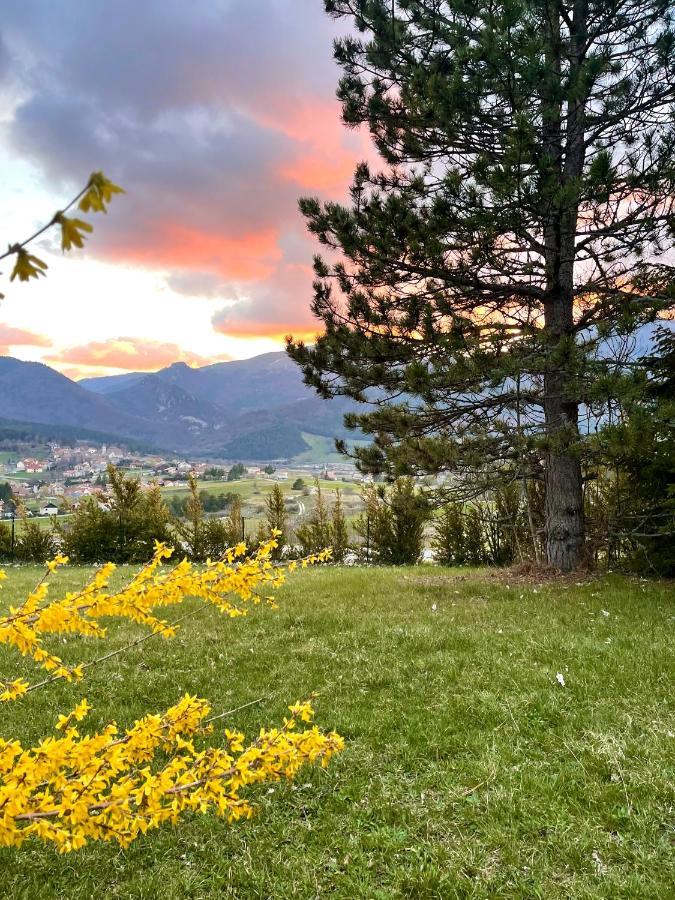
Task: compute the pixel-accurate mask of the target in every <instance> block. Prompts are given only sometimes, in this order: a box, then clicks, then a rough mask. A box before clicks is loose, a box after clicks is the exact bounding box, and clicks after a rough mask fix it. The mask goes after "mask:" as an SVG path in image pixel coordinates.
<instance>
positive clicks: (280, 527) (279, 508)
mask: <svg viewBox="0 0 675 900" xmlns="http://www.w3.org/2000/svg"><path fill="white" fill-rule="evenodd" d="M265 523H266V532H267V539H268V540H269V537H270V535H271V534H272V532H273V531H278V532H279V534H278V535H277V543H278V546H277V547H276V549H275V550H274V553H273V556H274V558H275V559H280V558H281V556H282V554H283V551H284V547H285V545H286V543H287V541H288V534H287V531H288V523H287V516H286V502H285V500H284V494H283V491H282V490H281V488H280V487H279V485H278V484H275V485H274V487H273V488H272V490H271V491H270V493H269V495H268V496H267V500H266V501H265Z"/></svg>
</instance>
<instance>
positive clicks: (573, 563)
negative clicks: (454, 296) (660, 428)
mask: <svg viewBox="0 0 675 900" xmlns="http://www.w3.org/2000/svg"><path fill="white" fill-rule="evenodd" d="M548 12H549V18H548V21H547V27H548V38H549V56H548V63H549V66H550V68H551V72H552V73H554V75H555V77H556V78H557V79H558V80H559V81H562V70H561V59H562V43H561V33H560V17H559V10H558V7H557V4H556V3H555V2H554V0H551V2H549V3H548ZM587 15H588V10H587V0H575V3H574V13H573V23H572V25H571V28H570V45H571V48H570V49H571V53H570V57H569V59H570V73H569V81H570V84H571V85H572V86H573V87H574V91H570V94H569V95H568V105H567V110H566V113H565V128H564V129H563V128H562V124H563V109H562V106H561V104H560V94H559V93H557V92H554V93H553V94H552V95H549V94H548V93H547V91H546V90H545V91H544V97H543V100H544V104H543V122H544V129H543V136H544V144H545V147H546V149H547V154H548V159H549V171H548V173H547V175H548V179H547V180H548V191H547V196H550V197H556V196H561V195H562V198H563V199H562V202H561V203H560V205H558V204H557V203H556V202H553V203H552V204H551V207H550V209H549V211H548V214H547V216H546V218H545V225H544V244H545V248H546V274H547V282H548V283H547V291H546V299H545V301H544V332H545V342H546V350H547V361H546V367H545V372H544V415H545V420H546V434H547V439H548V448H547V454H546V471H545V484H546V502H545V519H546V560H547V562H548V564H549V565H551V566H555V567H556V568H557V569H561V570H562V571H563V572H570V571H572V570H573V569H576V568H577V567H578V566H579V565H580V564H581V562H582V560H583V555H584V541H585V528H584V507H583V481H582V476H581V463H580V461H579V458H578V457H577V456H576V454H575V452H574V444H575V443H576V442H577V441H578V437H579V402H578V400H577V399H576V398H577V396H578V386H576V380H577V360H576V352H577V348H576V340H575V328H574V262H575V256H576V246H575V244H576V230H577V217H578V195H577V192H576V190H574V189H573V186H574V185H575V184H577V183H578V180H579V179H580V176H581V174H582V172H583V169H584V157H585V145H584V120H585V102H586V100H587V98H586V96H585V95H584V91H583V89H582V84H581V71H582V60H583V58H584V54H585V45H586V19H587Z"/></svg>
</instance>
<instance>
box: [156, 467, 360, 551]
mask: <svg viewBox="0 0 675 900" xmlns="http://www.w3.org/2000/svg"><path fill="white" fill-rule="evenodd" d="M296 478H302V479H303V481H304V483H305V486H306V488H307V489H308V491H309V493H303V491H294V490H293V487H292V486H293V482H294V481H295V480H296ZM275 484H278V485H279V487H280V488H281V490H282V491H283V493H284V495H285V496H286V498H287V499H289V500H294V501H295V503H294V504H292V506H291V507H290V511H289V516H288V525H289V527H290V528H291V530H293V529H294V527H295V526H296V525H298V524H299V523H301V522H302V521H303V520H305V519H306V518H307V516H308V515H310V514H311V512H312V510H313V508H314V505H315V498H314V494H313V490H314V485H315V482H314V479H313V478H312V477H311V476H309V475H308V474H307V473H305V472H297V471H295V472H293V471H291V472H290V473H289V477H288V479H287V480H286V481H274V480H272V479H271V478H242V479H237V480H236V481H200V482H199V491H200V492H201V491H206V493H209V494H228V493H230V492H233V493H235V494H239V496H240V498H241V500H242V510H243V514H244V518H245V520H246V533H247V534H248V535H251V534H255V532H256V529H257V527H258V524H259V523H260V522H261V521H262V520H263V519H264V518H265V503H266V500H267V497H268V496H269V494H270V492H271V490H272V488H273V487H274V485H275ZM319 484H320V486H321V491H322V493H323V495H324V497H325V499H326V502H327V503H328V504H329V506H330V505H331V504H332V503H333V501H334V499H335V490H336V488H339V490H340V492H341V493H342V502H343V508H344V512H345V515H346V517H347V520H348V521H349V522H350V523H351V522H353V521H354V519H356V517H357V515H358V514H359V513H360V512H361V511H362V508H363V503H362V501H361V494H360V485H358V484H355V483H353V482H343V481H329V480H326V479H319ZM162 495H163V497H164V499H165V500H166V501H167V502H170V501H171V499H172V497H179V498H183V497H187V496H188V491H187V489H186V488H170V487H167V488H162ZM298 503H299V504H300V505H299V506H297V504H298ZM299 510H303V512H302V513H300V512H299ZM226 514H227V511H226V510H225V511H224V512H223V513H222V515H226Z"/></svg>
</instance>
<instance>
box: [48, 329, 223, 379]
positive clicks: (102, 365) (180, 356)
mask: <svg viewBox="0 0 675 900" xmlns="http://www.w3.org/2000/svg"><path fill="white" fill-rule="evenodd" d="M45 358H46V359H47V360H48V362H50V363H56V364H59V367H61V366H62V365H63V364H66V365H68V366H76V367H77V369H71V370H70V371H78V370H79V369H81V368H83V367H84V368H86V369H87V370H91V369H123V370H134V371H139V372H155V371H157V370H158V369H162V368H164V367H165V366H169V365H171V364H172V363H174V362H185V363H187V364H188V365H190V366H205V365H208V364H209V363H212V362H216V361H222V360H223V359H224V358H227V357H222V356H220V357H218V360H216V359H213V358H207V357H203V356H201V355H200V354H198V353H192V352H190V351H186V350H183V349H182V348H180V347H179V346H178V345H177V344H172V343H169V342H167V343H162V342H160V341H153V340H149V339H148V340H144V339H140V338H134V337H118V338H113V339H112V340H109V341H90V342H89V343H88V344H82V345H80V346H77V347H68V348H66V349H64V350H61V351H59V352H58V353H53V354H51V355H49V356H47V357H45Z"/></svg>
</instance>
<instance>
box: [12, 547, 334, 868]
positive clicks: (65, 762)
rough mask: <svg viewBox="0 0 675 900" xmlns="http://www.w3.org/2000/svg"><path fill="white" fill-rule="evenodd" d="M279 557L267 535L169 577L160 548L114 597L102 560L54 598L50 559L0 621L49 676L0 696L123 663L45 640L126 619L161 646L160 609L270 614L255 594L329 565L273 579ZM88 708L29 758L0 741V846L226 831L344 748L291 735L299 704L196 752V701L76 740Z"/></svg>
mask: <svg viewBox="0 0 675 900" xmlns="http://www.w3.org/2000/svg"><path fill="white" fill-rule="evenodd" d="M275 548H276V535H273V537H272V539H271V540H270V541H268V542H267V543H266V544H264V545H262V546H261V547H260V548H259V549H258V551H257V552H256V553H255V554H254V555H252V556H246V547H245V546H244V545H243V544H240V545H238V546H236V547H234V548H233V549H231V550H228V551H227V553H226V554H225V556H224V557H223V558H222V559H221V560H217V561H208V562H207V563H206V565H204V566H202V567H200V568H195V567H194V566H193V565H192V564H191V563H190V562H188V561H187V560H182V561H181V562H179V563H178V564H177V565H175V566H173V567H167V566H163V565H162V563H163V562H164V561H165V560H167V559H168V558H169V557H170V555H171V553H172V551H171V549H170V548H168V547H167V546H166V545H165V544H161V543H158V544H157V545H156V548H155V553H154V556H153V559H152V561H151V562H150V563H149V564H148V565H146V566H145V567H144V568H143V569H141V571H140V572H138V573H137V574H136V575H135V576H134V577H133V578H132V579H131V581H130V582H129V583H128V584H127V585H125V586H124V587H122V588H121V589H119V590H117V591H111V590H110V589H109V584H110V579H111V577H112V574H113V572H114V570H115V566H114V565H113V564H112V563H108V564H106V565H104V566H103V567H102V568H100V569H99V570H98V571H97V572H96V573H95V575H94V576H93V577H92V578H91V579H90V581H89V582H88V584H87V585H85V587H83V588H82V589H80V590H78V591H75V592H70V593H68V594H66V596H65V597H63V598H62V599H52V598H51V597H50V596H49V577H50V576H51V575H52V574H53V573H54V572H56V570H57V569H58V568H59V567H60V566H62V565H65V564H66V563H67V561H68V560H67V558H66V557H63V556H58V557H57V558H56V559H54V560H52V561H51V562H49V563H48V564H47V572H46V574H45V577H44V578H43V579H42V581H41V582H40V584H39V585H38V586H37V588H36V589H35V590H34V591H33V592H32V593H31V594H30V595H29V596H28V597H27V598H26V600H25V601H24V602H23V603H22V604H21V605H20V606H18V607H11V608H10V610H9V614H8V615H6V616H4V617H2V618H0V643H4V644H7V645H10V646H12V647H14V648H16V649H17V650H18V651H19V652H20V653H22V654H23V655H24V656H29V657H31V658H32V659H33V660H35V662H36V663H38V665H39V666H41V667H42V668H43V669H44V670H46V672H47V673H48V675H47V678H44V679H43V680H41V681H37V682H35V683H33V684H29V683H28V682H26V681H25V680H24V679H21V678H17V679H12V680H4V681H2V685H1V686H2V694H1V695H0V699H2V700H4V701H9V700H14V699H17V698H20V697H22V696H23V695H25V694H26V693H28V692H30V691H32V690H34V689H36V688H38V687H41V686H44V685H45V684H48V683H49V682H52V681H54V680H56V679H66V680H69V681H70V680H77V679H80V678H82V677H83V675H84V671H85V669H86V668H88V666H90V665H93V664H94V663H96V662H102V661H103V660H104V659H106V658H109V657H110V656H111V655H115V654H116V653H118V652H121V651H114V652H113V653H109V654H107V655H105V656H102V657H99V658H98V659H97V660H93V661H92V662H90V663H87V664H82V663H80V664H76V665H67V664H66V663H64V662H63V661H62V660H61V658H60V657H58V656H55V655H53V654H52V653H50V652H49V651H48V650H47V649H45V647H44V643H43V641H44V638H45V637H46V636H48V635H50V634H59V633H60V634H79V635H83V636H86V637H102V636H104V635H105V629H104V628H103V627H102V626H101V624H100V622H99V620H100V619H101V618H102V617H104V616H105V617H120V618H125V619H130V620H132V621H134V622H136V623H138V624H140V625H144V626H146V627H147V628H149V629H150V635H149V636H151V635H153V634H156V635H161V636H163V637H165V638H169V637H171V636H172V635H174V634H175V632H176V625H177V623H176V622H173V623H169V622H166V621H165V620H163V619H160V618H158V617H157V615H156V611H157V610H158V609H160V608H162V607H168V606H175V605H177V604H180V603H181V602H182V601H183V600H184V599H185V598H187V597H195V598H199V599H201V600H203V601H204V602H205V603H209V604H213V605H215V606H216V607H217V608H218V609H219V610H220V611H221V612H223V613H224V614H226V615H228V616H241V615H245V614H246V611H247V607H248V605H249V604H251V603H253V604H256V603H260V602H261V600H265V601H266V602H267V603H269V604H271V605H274V599H273V597H272V596H270V595H268V594H262V593H261V591H265V590H268V589H269V588H274V587H277V586H278V585H280V584H281V583H282V582H283V580H284V577H285V573H286V572H287V571H293V570H294V569H296V568H297V567H298V566H302V567H306V566H308V565H312V564H314V563H316V562H322V561H324V560H326V559H327V558H328V557H329V555H330V551H322V552H320V553H317V554H314V555H313V556H310V557H307V558H305V559H303V560H299V561H298V562H291V563H289V565H288V566H287V567H286V569H281V568H279V567H275V566H274V565H273V563H272V562H271V556H272V553H273V551H274V550H275ZM2 576H3V577H4V573H2ZM143 639H144V638H141V639H140V640H143ZM133 643H134V644H137V643H139V641H135V642H133ZM128 646H133V644H130V645H128ZM122 649H126V648H122ZM89 709H90V706H89V703H88V702H87V700H86V699H84V700H82V701H81V702H80V703H79V704H78V705H77V706H76V707H75V709H74V710H72V712H70V713H69V714H67V715H61V716H59V719H58V722H57V723H56V729H57V731H58V732H59V734H58V736H51V737H46V738H44V739H43V740H42V741H40V742H39V743H38V744H37V745H36V746H35V747H28V748H25V747H24V746H22V744H21V743H20V742H19V741H16V740H4V739H0V843H1V844H5V845H10V846H20V845H21V844H22V843H23V841H24V840H26V839H27V838H29V837H31V836H35V837H38V838H40V839H42V840H45V841H50V842H53V843H55V844H56V845H57V846H58V847H59V849H60V850H61V851H62V852H68V851H70V850H75V849H78V848H79V847H82V846H84V845H85V844H86V843H87V842H88V841H89V840H106V841H111V840H114V841H117V842H118V843H119V844H121V845H122V846H127V845H128V844H129V843H130V842H131V841H133V840H134V838H136V837H137V836H138V835H139V834H143V833H145V832H146V831H148V830H149V829H151V828H156V827H158V826H159V825H161V824H162V823H164V822H167V821H170V822H176V820H177V819H178V817H179V816H180V815H181V813H183V812H186V811H196V812H206V811H207V810H215V811H216V812H218V813H219V814H221V815H226V816H227V817H228V819H229V820H230V821H233V820H236V819H239V818H241V817H243V816H250V815H251V812H252V810H251V806H250V804H249V803H248V801H247V800H246V799H245V798H242V796H241V792H242V790H244V789H245V788H246V787H248V786H249V785H252V784H255V783H259V782H263V781H270V780H272V781H277V780H279V779H281V778H292V777H293V776H294V775H295V773H296V772H297V771H298V769H299V768H300V767H301V766H302V765H303V764H304V763H314V762H317V761H319V762H321V764H322V765H324V766H325V765H327V763H328V761H329V759H330V758H331V756H332V755H333V754H334V753H336V752H338V751H339V750H341V749H342V747H343V740H342V738H341V737H340V736H339V735H337V734H335V733H334V732H331V733H328V734H326V733H323V732H321V731H320V730H319V729H318V728H316V727H315V726H313V727H310V728H302V727H301V726H300V725H299V723H308V722H310V721H311V719H312V716H313V710H312V707H311V705H310V703H308V702H305V703H296V704H294V705H293V706H290V707H289V709H290V711H291V716H290V717H289V718H287V719H285V720H284V722H283V725H282V726H281V727H280V728H273V729H270V730H267V729H263V730H261V731H260V734H259V735H258V737H257V738H256V739H255V740H253V741H252V742H251V743H249V744H245V742H244V735H243V734H241V733H240V732H236V731H229V730H228V729H226V730H225V736H226V741H227V743H226V746H225V747H213V746H208V745H203V744H202V743H201V742H200V740H199V739H200V738H204V737H205V736H207V735H208V734H210V733H211V730H212V728H213V725H212V723H213V721H214V720H215V719H218V718H219V717H218V716H213V717H211V718H209V713H210V706H209V704H208V703H207V701H206V700H202V699H198V698H196V697H191V696H187V695H186V696H185V697H183V698H182V699H181V700H180V701H179V702H178V703H176V704H175V705H174V706H172V707H171V708H169V709H168V710H166V711H165V712H164V713H162V714H153V715H147V716H145V717H143V718H142V719H139V720H138V721H137V722H136V723H135V724H134V725H133V726H132V727H131V728H129V729H127V730H126V731H121V730H120V729H119V727H118V726H117V725H116V724H115V723H111V724H109V725H108V726H106V727H105V728H104V729H102V730H101V731H98V732H96V733H94V734H81V733H80V730H79V727H78V723H79V722H81V721H82V720H83V719H84V718H85V717H86V715H87V713H88V711H89Z"/></svg>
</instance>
